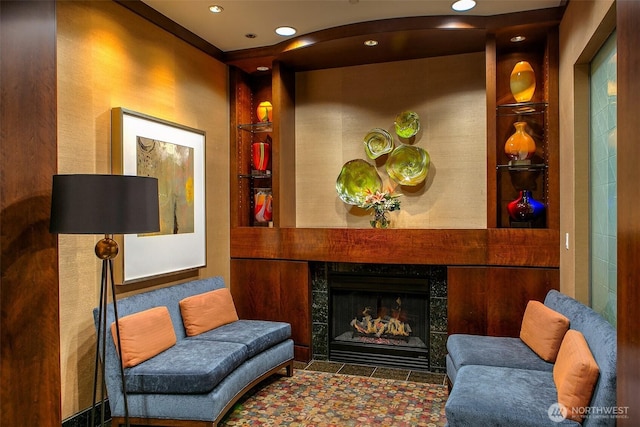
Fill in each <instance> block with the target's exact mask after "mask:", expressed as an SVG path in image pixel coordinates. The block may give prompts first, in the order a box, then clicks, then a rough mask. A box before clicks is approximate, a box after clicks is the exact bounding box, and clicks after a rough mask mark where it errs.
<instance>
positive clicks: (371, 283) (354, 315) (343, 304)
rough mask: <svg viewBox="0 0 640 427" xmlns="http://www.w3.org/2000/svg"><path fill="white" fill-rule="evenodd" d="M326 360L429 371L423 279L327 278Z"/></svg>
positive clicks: (426, 286) (427, 292)
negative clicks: (328, 324) (327, 351)
mask: <svg viewBox="0 0 640 427" xmlns="http://www.w3.org/2000/svg"><path fill="white" fill-rule="evenodd" d="M329 290H330V301H329V302H330V305H329V307H330V312H329V314H330V331H331V332H330V342H329V358H330V360H336V361H343V362H352V363H365V364H375V365H383V366H394V367H403V368H411V369H428V359H429V357H428V355H429V350H428V349H429V287H428V283H427V280H426V279H424V278H422V279H415V278H398V277H379V276H378V277H367V276H358V277H354V276H345V277H343V276H338V277H335V276H334V277H331V278H330V281H329Z"/></svg>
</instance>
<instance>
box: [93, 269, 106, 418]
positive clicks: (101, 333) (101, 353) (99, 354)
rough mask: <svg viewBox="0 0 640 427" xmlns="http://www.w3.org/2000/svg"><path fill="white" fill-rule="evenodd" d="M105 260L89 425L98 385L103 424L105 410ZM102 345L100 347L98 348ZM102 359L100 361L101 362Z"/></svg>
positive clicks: (94, 416) (94, 409) (94, 407)
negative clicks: (99, 378)
mask: <svg viewBox="0 0 640 427" xmlns="http://www.w3.org/2000/svg"><path fill="white" fill-rule="evenodd" d="M105 261H106V260H103V262H102V274H101V282H100V300H99V305H98V307H100V308H99V310H98V334H97V339H96V356H95V360H94V370H93V401H92V404H91V427H94V426H95V425H96V399H97V397H98V387H100V402H101V405H100V414H101V417H100V425H101V426H103V425H104V424H105V419H104V418H105V410H104V388H105V387H104V373H105V371H104V357H105V344H106V335H107V330H106V324H107V317H106V312H107V290H106V288H107V271H106V267H107V265H106V263H105ZM101 346H102V348H100V347H101ZM101 360H102V362H101ZM100 366H102V370H101V371H100V374H101V376H102V378H101V382H100V385H98V370H99V369H100Z"/></svg>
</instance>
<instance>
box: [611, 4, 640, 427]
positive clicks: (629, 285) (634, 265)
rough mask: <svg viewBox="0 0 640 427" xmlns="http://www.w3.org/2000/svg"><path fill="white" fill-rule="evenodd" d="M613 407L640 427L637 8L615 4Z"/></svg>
mask: <svg viewBox="0 0 640 427" xmlns="http://www.w3.org/2000/svg"><path fill="white" fill-rule="evenodd" d="M616 6H617V35H618V153H619V154H618V406H622V407H628V409H629V412H628V414H627V415H628V417H627V418H622V419H619V420H618V426H621V427H622V426H637V425H638V424H639V423H640V332H639V330H640V329H639V328H638V322H639V320H638V319H640V268H639V266H638V265H639V264H638V262H639V261H640V214H639V213H638V200H640V186H638V182H640V169H639V168H638V159H640V120H639V118H640V117H639V116H640V114H639V110H638V95H639V94H640V80H638V76H637V74H638V70H640V51H639V50H638V45H639V44H640V32H638V27H639V26H640V2H638V1H626V0H625V1H618V2H617V4H616Z"/></svg>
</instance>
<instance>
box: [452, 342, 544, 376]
mask: <svg viewBox="0 0 640 427" xmlns="http://www.w3.org/2000/svg"><path fill="white" fill-rule="evenodd" d="M447 351H448V355H447V374H448V375H449V379H450V380H451V381H452V382H453V383H456V378H455V376H456V372H457V371H458V369H460V368H461V367H462V366H466V365H486V366H502V367H506V368H520V369H532V370H537V371H547V372H551V371H552V370H553V364H552V363H548V362H545V361H544V360H542V359H540V357H538V355H537V354H535V353H534V352H533V350H531V349H530V348H529V347H528V346H527V345H526V344H525V343H523V342H522V340H521V339H520V338H513V337H487V336H482V335H467V334H454V335H451V336H449V338H448V339H447ZM449 362H451V363H449Z"/></svg>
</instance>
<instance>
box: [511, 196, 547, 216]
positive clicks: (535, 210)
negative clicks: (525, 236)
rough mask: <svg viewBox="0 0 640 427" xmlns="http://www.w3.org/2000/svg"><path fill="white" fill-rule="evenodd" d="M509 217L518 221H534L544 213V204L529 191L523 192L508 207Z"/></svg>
mask: <svg viewBox="0 0 640 427" xmlns="http://www.w3.org/2000/svg"><path fill="white" fill-rule="evenodd" d="M507 211H509V216H510V217H511V218H513V219H514V220H516V221H532V220H534V219H536V218H538V217H539V216H540V215H541V214H542V212H544V204H543V203H541V202H539V201H537V200H536V199H534V198H533V196H532V195H531V191H529V190H521V191H520V194H519V196H518V198H517V199H515V200H514V201H512V202H509V204H508V205H507Z"/></svg>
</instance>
